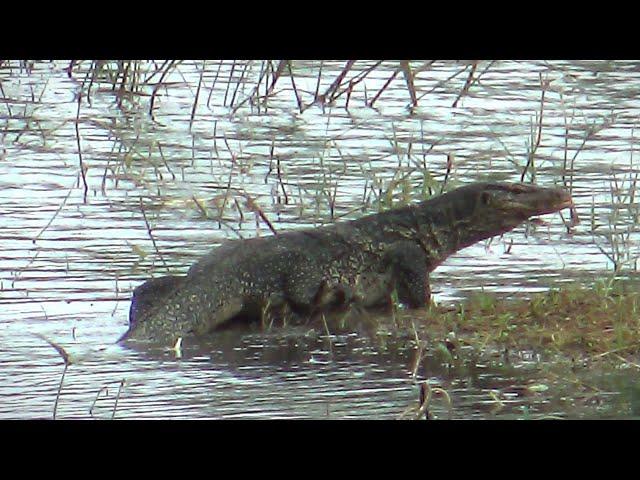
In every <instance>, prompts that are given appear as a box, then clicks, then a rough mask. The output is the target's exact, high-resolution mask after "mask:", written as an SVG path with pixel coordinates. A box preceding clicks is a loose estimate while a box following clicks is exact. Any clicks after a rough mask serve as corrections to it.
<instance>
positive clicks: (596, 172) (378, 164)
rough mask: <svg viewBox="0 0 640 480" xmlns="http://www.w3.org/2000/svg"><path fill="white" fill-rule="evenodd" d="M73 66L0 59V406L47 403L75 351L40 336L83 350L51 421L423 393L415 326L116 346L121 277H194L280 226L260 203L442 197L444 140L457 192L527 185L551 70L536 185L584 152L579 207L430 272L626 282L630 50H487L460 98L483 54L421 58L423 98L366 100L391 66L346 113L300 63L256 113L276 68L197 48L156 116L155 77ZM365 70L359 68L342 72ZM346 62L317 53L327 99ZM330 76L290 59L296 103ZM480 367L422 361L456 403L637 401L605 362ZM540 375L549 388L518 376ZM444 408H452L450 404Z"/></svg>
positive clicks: (484, 407) (579, 411)
mask: <svg viewBox="0 0 640 480" xmlns="http://www.w3.org/2000/svg"><path fill="white" fill-rule="evenodd" d="M67 65H68V64H67V63H64V62H52V63H47V62H36V63H34V64H33V65H31V66H28V65H25V64H20V63H18V62H10V63H5V64H3V65H2V67H1V68H0V81H1V82H2V83H1V86H2V90H1V91H0V94H1V95H2V99H1V100H0V126H1V129H0V138H1V139H2V143H1V145H2V148H1V149H0V245H1V248H0V265H1V266H2V268H0V282H1V283H0V285H1V290H0V304H1V305H2V309H1V311H0V399H1V400H0V417H1V418H50V417H51V415H52V412H53V406H54V403H55V398H56V394H57V391H58V386H59V383H60V377H61V375H62V370H63V365H62V360H61V358H60V356H58V354H57V353H56V351H55V350H54V349H53V348H51V346H49V345H48V344H47V343H46V342H45V341H43V340H42V339H41V338H40V337H38V336H37V335H36V334H39V335H44V336H46V337H47V338H49V339H51V340H53V341H55V342H57V343H59V344H61V345H63V346H64V347H65V348H66V349H67V350H68V351H69V352H70V354H71V356H72V361H73V362H74V363H73V364H72V365H71V366H70V367H69V368H68V370H67V372H66V374H65V379H64V383H63V387H62V392H61V396H60V398H59V402H58V407H57V416H58V418H87V417H89V418H90V417H91V416H93V417H96V418H111V416H112V415H113V409H114V406H116V404H115V402H116V398H117V402H118V403H117V408H116V409H115V418H174V417H175V418H354V417H358V418H397V417H398V416H399V415H400V414H402V412H403V411H404V410H405V409H406V408H407V407H408V406H410V405H414V404H415V403H416V402H417V398H418V387H417V386H416V384H415V382H414V379H413V378H412V375H411V372H412V365H413V359H414V355H415V351H414V349H413V345H412V344H411V342H409V341H407V339H406V338H403V337H402V336H399V337H397V338H396V337H394V336H392V337H390V338H388V339H386V341H385V342H384V344H382V345H381V341H380V339H379V338H378V337H377V336H375V335H367V334H366V333H363V332H360V331H358V330H357V329H356V331H352V332H345V333H344V334H332V335H331V336H329V337H327V336H326V335H323V332H322V330H320V331H319V332H315V333H313V332H312V333H309V332H306V331H304V332H298V331H282V332H270V333H268V334H261V333H256V332H254V333H250V334H248V333H242V332H237V333H235V334H232V335H230V336H229V337H225V338H224V339H214V340H212V341H211V343H210V344H206V345H200V346H194V345H185V347H184V350H183V352H182V358H179V359H177V358H176V357H175V354H174V353H173V352H169V351H167V352H165V351H160V352H150V351H134V350H131V349H128V348H124V347H120V346H117V345H114V342H115V340H116V339H117V338H118V337H119V336H120V335H121V334H122V333H123V332H124V331H125V330H126V326H127V313H128V307H129V303H128V302H129V297H130V293H131V291H132V289H133V288H134V287H135V286H137V285H138V284H140V283H141V282H142V281H144V280H145V279H146V278H149V277H151V276H158V275H162V274H165V273H166V272H167V270H169V271H172V272H174V273H184V272H185V271H186V270H187V269H188V267H189V266H190V265H191V264H192V263H193V262H194V261H196V260H197V259H198V258H199V257H200V256H201V255H203V254H204V253H205V252H207V251H208V250H209V249H210V248H211V247H212V246H214V245H217V244H219V243H220V242H221V241H222V240H223V239H226V238H238V237H244V238H248V237H252V236H255V235H269V234H270V232H269V229H268V227H267V225H266V224H265V223H264V222H263V221H260V220H259V217H258V215H257V213H256V212H255V211H252V209H251V208H250V205H248V203H250V202H248V201H247V200H248V199H250V201H251V202H254V203H255V204H256V205H258V207H259V208H260V209H261V210H262V211H263V212H264V214H265V215H266V217H267V218H268V219H269V220H270V221H271V223H272V224H273V226H274V227H275V228H276V229H277V230H284V229H289V228H302V227H309V226H315V225H321V224H324V223H329V222H332V221H334V220H336V219H350V218H357V217H359V216H361V215H362V214H363V213H369V212H373V211H376V210H377V208H378V205H379V203H383V204H385V205H386V204H388V203H389V202H392V203H393V204H401V203H402V202H403V201H405V200H408V201H416V200H418V199H419V197H420V192H421V190H422V186H423V185H427V186H432V187H433V189H435V190H436V191H438V190H437V189H438V188H439V187H438V183H437V182H439V181H442V180H443V179H444V177H445V175H447V157H448V156H450V157H449V158H451V159H452V160H453V164H452V168H451V170H450V172H449V174H448V181H449V182H452V183H453V184H461V183H464V182H468V181H476V180H483V179H487V178H491V179H494V180H510V181H514V180H518V179H519V177H520V172H521V171H522V168H523V166H524V165H525V164H526V162H527V151H528V149H531V148H533V146H534V145H535V144H536V135H537V130H536V129H537V125H538V121H539V117H537V115H539V114H540V109H541V95H542V88H541V81H542V82H543V83H544V84H545V85H546V86H545V88H546V91H545V96H544V105H543V110H542V135H541V140H540V144H539V146H538V148H537V150H536V163H535V165H534V166H535V174H536V181H537V182H538V183H540V184H541V185H554V184H557V183H559V182H560V179H561V176H562V174H563V171H564V170H563V166H564V165H565V164H566V165H569V166H571V165H573V170H572V174H571V176H570V178H569V176H567V181H569V180H570V184H571V187H572V190H573V196H574V201H575V203H576V204H577V210H578V213H579V215H580V217H581V220H582V223H581V224H580V225H578V226H576V227H574V228H573V229H571V231H570V232H569V233H568V232H567V228H565V226H564V224H563V220H562V219H561V218H560V216H559V215H549V216H547V217H546V220H547V221H548V225H547V226H536V227H531V226H529V227H525V226H523V227H520V228H518V229H516V230H515V231H514V232H512V233H510V234H508V235H505V236H504V238H502V239H494V240H493V241H491V242H484V243H481V244H478V245H475V246H472V247H470V248H468V249H466V250H464V251H462V252H459V253H458V254H456V255H455V256H453V257H451V258H450V259H449V260H448V261H447V262H446V263H445V264H444V265H442V266H441V267H440V268H439V269H438V270H436V272H434V274H433V275H432V289H433V291H434V293H435V299H436V301H438V302H442V303H446V302H450V301H452V300H455V299H459V298H464V296H465V295H467V294H468V293H469V292H472V291H475V290H477V289H479V288H484V289H485V290H489V291H499V292H504V293H505V294H508V295H526V294H528V293H531V292H534V291H539V290H544V289H546V288H548V287H549V286H550V285H556V284H558V283H559V282H565V281H575V280H579V281H587V282H588V281H592V280H593V278H603V277H605V276H607V275H610V273H611V271H612V269H613V262H612V260H615V261H618V262H622V266H623V271H624V272H626V274H627V275H629V276H634V275H635V274H636V269H635V267H636V265H635V260H636V259H637V256H638V244H637V238H638V232H637V227H636V224H637V222H636V221H635V218H636V214H637V204H636V203H635V198H633V197H631V196H630V192H635V178H636V175H637V169H636V166H635V163H636V161H637V152H636V147H635V143H636V142H635V136H636V132H635V126H636V122H637V118H639V114H640V111H639V110H640V103H639V102H638V100H637V93H638V85H640V83H638V79H639V77H640V68H639V66H638V64H637V63H634V62H609V61H606V62H586V61H579V62H506V61H500V62H493V63H491V62H480V63H479V64H478V66H477V69H476V71H475V76H477V75H478V74H481V76H480V78H479V80H478V81H477V82H475V83H474V84H473V85H472V86H471V87H470V88H469V91H468V92H467V93H466V94H464V95H462V96H461V97H460V99H459V100H458V103H457V107H455V108H452V105H453V103H454V101H455V100H456V99H457V98H458V96H459V95H460V92H461V91H462V89H463V87H464V84H465V81H466V79H467V77H468V74H469V71H470V66H469V65H465V64H463V63H456V62H435V63H433V64H430V63H429V62H413V63H412V68H413V70H414V71H418V73H417V74H416V79H415V87H416V91H417V93H418V97H419V102H418V106H417V107H415V108H410V101H411V98H410V95H409V92H408V90H407V87H406V84H405V82H404V77H403V75H402V74H399V75H398V76H397V77H396V78H395V80H394V81H392V82H391V83H390V84H389V86H388V88H386V89H385V90H384V91H383V93H382V94H381V95H380V97H379V98H378V99H377V100H376V102H375V104H374V108H371V107H367V106H365V105H364V103H365V99H366V100H369V101H370V100H371V99H372V98H373V97H374V96H375V95H376V94H377V93H378V92H379V91H380V90H381V89H382V88H383V86H384V85H385V83H386V82H387V80H388V79H389V78H390V76H391V75H392V73H393V71H394V69H396V68H397V66H398V65H397V63H394V62H387V63H384V64H383V65H381V66H379V67H378V68H376V69H375V70H373V71H372V72H371V73H370V74H369V75H368V76H367V77H366V78H365V79H364V80H363V81H362V82H360V83H358V84H357V85H356V86H355V87H354V89H353V92H352V93H351V95H350V97H349V104H348V108H345V104H346V99H347V94H346V93H345V94H344V95H342V96H340V97H339V98H338V99H337V100H336V101H335V103H334V104H333V105H327V106H324V107H322V106H319V105H316V106H310V107H308V108H306V109H305V110H304V111H303V112H302V113H301V112H300V111H299V108H298V104H297V101H296V95H295V93H294V91H293V83H292V82H291V79H290V77H289V76H288V75H283V76H282V77H280V78H279V80H278V81H277V83H276V85H275V88H274V95H273V96H271V97H270V98H269V100H268V102H267V103H266V105H260V106H258V105H256V104H255V102H254V103H253V104H252V102H251V101H249V100H248V98H249V96H250V95H251V93H252V91H253V89H254V88H255V86H256V85H257V83H258V78H259V77H260V74H261V68H262V67H264V65H265V64H264V63H263V62H236V63H235V64H234V63H233V62H222V63H219V62H213V61H212V62H207V63H206V64H204V65H203V64H202V63H201V62H199V63H193V62H184V63H181V64H179V65H178V66H177V67H176V69H175V70H173V71H172V72H171V73H170V74H169V75H167V76H166V77H165V78H164V79H163V82H164V84H163V85H164V86H161V87H160V88H158V89H157V91H156V97H155V98H154V101H153V111H152V115H150V114H149V110H150V105H151V95H152V94H153V88H152V87H153V84H154V83H155V82H157V81H158V77H159V75H156V77H155V78H152V79H151V80H150V85H149V86H146V87H145V86H143V87H141V88H140V89H139V93H140V95H137V96H122V95H118V94H117V90H116V91H113V90H112V89H111V88H110V86H109V85H108V84H107V82H104V81H103V82H100V81H99V79H96V80H95V81H94V82H93V84H92V85H91V88H90V90H89V78H88V77H85V75H86V73H87V72H88V67H89V63H88V62H87V63H86V64H80V65H78V66H76V67H75V68H74V70H73V74H72V76H71V77H69V76H68V75H67V73H66V71H64V68H65V67H67ZM371 65H373V63H371V62H356V63H355V65H354V70H353V71H352V72H350V73H349V74H348V75H347V77H346V78H347V79H351V78H355V77H354V75H357V74H358V72H360V73H362V72H364V71H366V69H367V68H368V67H369V66H371ZM343 66H344V62H323V65H322V69H323V70H322V71H323V78H322V82H321V85H320V88H319V90H320V92H323V91H324V90H326V89H327V88H328V87H329V85H330V84H331V82H332V81H333V79H334V78H335V77H336V76H337V74H338V73H339V72H340V71H341V69H342V68H343ZM27 67H29V68H27ZM318 68H319V63H318V62H295V63H294V81H295V85H296V90H297V92H298V94H299V95H300V96H301V98H302V102H303V104H304V105H308V104H309V103H311V101H312V99H313V93H314V92H315V90H316V84H317V73H318ZM149 75H150V73H147V74H142V75H141V78H145V77H148V76H149ZM200 82H201V88H200V90H199V91H198V90H197V86H198V84H199V83H200ZM83 85H84V86H83ZM260 85H261V86H260V87H259V88H260V89H261V91H263V90H264V83H261V84H260ZM81 91H82V92H83V96H82V99H81V102H80V107H79V108H78V97H77V96H78V94H79V92H81ZM196 95H197V106H196V109H195V111H194V110H193V107H194V102H195V101H196ZM232 100H233V102H232ZM76 125H77V128H76ZM532 132H533V133H532ZM78 145H80V152H81V157H80V155H79V149H78ZM81 164H82V167H83V168H84V180H83V175H82V171H81V168H80V165H81ZM85 180H86V183H87V191H86V196H85V191H84V182H85ZM229 184H230V185H231V187H232V189H231V190H230V193H228V192H227V185H229ZM141 201H142V202H141ZM141 204H142V207H141ZM565 220H567V221H568V218H566V214H565ZM147 224H148V226H147ZM149 229H150V231H151V233H150V232H149ZM152 239H153V241H152ZM153 242H155V246H154V243H153ZM507 252H509V253H507ZM607 255H609V257H610V258H608V257H607ZM406 314H411V315H417V316H419V313H408V312H407V313H406ZM416 318H418V317H416ZM483 362H484V363H483ZM472 363H473V362H471V361H470V360H469V361H467V362H464V363H463V364H462V365H458V366H456V367H455V368H444V367H442V361H441V359H438V358H437V357H433V358H432V357H428V358H427V361H426V362H425V363H424V365H423V366H422V367H421V368H420V370H419V372H418V373H419V374H418V378H417V380H428V381H429V382H430V383H431V384H433V385H434V386H440V387H441V388H444V389H445V390H447V392H449V394H450V395H451V397H452V401H453V407H454V408H453V410H452V414H451V415H452V417H453V418H539V417H542V416H549V415H550V416H560V417H562V418H566V417H570V418H573V417H593V416H596V417H621V416H622V417H624V416H628V415H637V407H635V406H634V405H635V404H636V403H635V402H637V399H636V397H637V393H634V392H635V390H634V387H633V385H637V376H636V375H635V372H630V371H625V372H621V373H620V375H619V376H617V375H614V374H611V373H609V374H607V375H606V376H601V377H599V376H598V375H599V373H598V372H594V373H593V375H594V377H596V378H594V379H591V380H593V382H594V383H596V384H597V386H598V391H597V395H596V394H594V391H591V392H586V393H585V392H580V391H579V389H580V388H579V387H576V386H575V385H574V386H573V387H571V388H569V387H568V386H570V385H572V383H571V382H570V381H569V380H568V379H567V378H568V377H567V375H568V374H567V372H560V373H559V374H558V375H560V378H561V379H560V380H557V379H556V380H553V381H551V380H550V379H549V377H548V375H547V374H546V373H545V374H544V375H543V374H542V373H541V371H540V368H539V365H538V364H537V363H536V362H535V361H527V360H526V359H524V360H523V359H521V358H517V359H511V363H505V361H504V359H501V358H499V357H496V358H495V359H491V358H489V359H480V360H479V361H478V362H477V363H476V364H473V365H472ZM477 365H482V366H480V367H478V366H477ZM122 380H125V383H124V387H123V388H122V389H121V391H120V392H119V393H118V389H119V386H120V382H121V381H122ZM539 384H543V385H545V386H546V387H548V388H547V389H546V390H544V391H535V392H533V393H532V392H530V391H529V390H528V389H529V387H530V386H531V385H539ZM522 385H525V387H526V388H525V387H523V388H520V389H518V388H517V387H518V386H522ZM103 387H106V389H105V388H103ZM510 389H511V390H513V391H515V392H516V393H515V394H514V393H513V392H511V393H510ZM534 390H536V389H534ZM518 392H519V393H518ZM523 392H527V393H526V394H525V393H523ZM583 393H584V394H583ZM496 396H497V397H496ZM96 397H97V400H96ZM565 397H566V398H570V399H571V401H568V400H566V399H565V400H563V398H565ZM592 397H596V400H594V399H593V398H592ZM496 398H498V399H501V401H500V402H499V401H497V400H496ZM501 402H502V403H501ZM572 402H573V403H572ZM594 402H595V403H594ZM598 402H599V403H598ZM92 405H93V409H91V407H92ZM90 409H91V412H90ZM433 413H434V414H435V416H437V417H438V418H448V416H449V412H448V409H447V407H446V405H445V402H444V401H443V399H441V398H440V399H438V398H436V399H434V407H433Z"/></svg>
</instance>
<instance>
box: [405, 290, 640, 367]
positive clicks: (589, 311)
mask: <svg viewBox="0 0 640 480" xmlns="http://www.w3.org/2000/svg"><path fill="white" fill-rule="evenodd" d="M639 308H640V292H638V291H637V288H634V287H633V286H632V285H630V284H628V283H625V282H622V281H617V282H614V283H613V284H612V285H607V284H605V282H599V283H596V284H594V285H592V286H591V287H583V286H577V285H569V286H563V287H561V288H557V289H552V290H550V291H548V292H545V293H539V294H535V295H533V296H532V297H531V298H527V299H514V298H509V299H505V298H501V296H499V295H497V294H492V293H486V292H482V293H477V294H475V295H472V296H471V297H470V298H469V299H468V300H466V301H464V302H461V303H459V304H456V305H454V306H436V305H431V306H430V308H429V309H428V310H427V311H426V312H425V314H424V319H423V322H422V323H421V324H420V325H418V326H416V327H413V328H415V329H416V335H418V334H422V335H424V334H425V333H426V332H428V335H429V337H430V338H436V339H437V338H440V339H443V340H442V341H441V342H440V343H442V344H446V345H447V349H448V350H449V351H451V350H452V349H451V347H450V346H449V344H451V343H452V342H450V341H447V340H446V339H447V338H449V337H455V339H456V342H458V343H460V344H465V345H467V346H470V347H472V348H473V349H474V350H477V351H480V352H482V351H484V350H486V349H494V350H507V351H509V350H510V351H515V350H518V351H523V350H532V351H536V352H539V353H542V354H543V355H546V356H548V357H553V358H556V357H558V356H559V357H561V358H565V359H567V360H576V359H582V360H585V359H586V360H594V359H605V358H608V359H610V360H612V361H614V362H616V363H618V364H619V363H620V362H624V363H626V364H628V365H633V366H637V365H636V363H634V362H632V361H631V360H629V358H627V356H632V355H637V354H638V353H640V316H638V309H639ZM403 317H407V312H404V315H400V321H402V319H403ZM411 321H412V322H414V324H415V316H412V317H411ZM405 325H406V326H407V327H408V326H409V325H407V324H406V323H405ZM432 348H433V349H437V348H438V347H437V345H432Z"/></svg>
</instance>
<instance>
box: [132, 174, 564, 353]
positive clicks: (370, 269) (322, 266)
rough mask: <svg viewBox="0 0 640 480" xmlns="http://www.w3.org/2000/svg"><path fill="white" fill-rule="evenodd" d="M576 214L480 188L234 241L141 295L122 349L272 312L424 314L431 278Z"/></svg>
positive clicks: (555, 196)
mask: <svg viewBox="0 0 640 480" xmlns="http://www.w3.org/2000/svg"><path fill="white" fill-rule="evenodd" d="M571 205H572V203H571V197H570V196H569V194H568V193H567V192H565V191H564V190H562V189H556V188H542V187H537V186H534V185H525V184H510V183H475V184H471V185H468V186H465V187H461V188H458V189H456V190H453V191H451V192H448V193H445V194H444V195H440V196H438V197H435V198H432V199H430V200H427V201H424V202H421V203H418V204H416V205H412V206H408V207H404V208H399V209H395V210H390V211H387V212H383V213H378V214H374V215H369V216H366V217H363V218H360V219H358V220H353V221H349V222H341V223H336V224H333V225H329V226H325V227H320V228H315V229H305V230H296V231H288V232H285V233H281V234H279V235H277V236H273V237H266V238H253V239H249V240H233V241H229V242H227V243H225V244H223V245H222V246H220V247H218V248H216V249H214V250H213V251H212V252H211V253H209V254H208V255H207V256H206V257H204V258H203V259H202V260H200V261H199V262H197V263H196V264H195V265H193V266H192V267H191V269H190V270H189V272H188V274H187V275H186V276H184V277H161V278H156V279H152V280H149V281H147V282H146V283H144V284H143V285H141V286H139V287H138V288H136V289H135V291H134V294H133V299H132V303H131V310H130V327H129V330H128V331H127V333H125V335H124V336H123V337H122V338H121V340H151V341H155V342H162V343H167V344H169V343H173V342H174V341H175V340H176V339H177V338H178V337H182V336H189V335H195V336H201V335H206V334H208V333H210V332H213V331H214V330H216V329H217V328H219V327H220V326H222V325H224V324H226V323H228V322H230V321H233V320H235V319H237V318H239V317H245V318H254V319H260V318H261V317H262V316H263V315H264V314H265V312H275V313H278V312H279V313H283V312H286V311H293V312H297V313H305V314H309V313H317V312H325V311H329V310H332V309H335V308H339V307H344V306H346V305H349V304H351V303H356V304H358V305H360V306H362V307H364V308H367V307H374V306H378V305H383V304H389V303H390V301H391V300H390V298H391V294H392V292H393V291H394V290H396V291H397V293H398V299H399V300H400V302H402V303H403V304H406V305H407V306H409V307H410V308H419V307H422V306H425V305H426V304H427V302H428V301H429V297H430V290H429V272H431V271H433V270H434V269H435V268H436V267H437V266H438V265H440V264H441V263H442V262H443V261H444V260H445V259H446V258H447V257H448V256H450V255H451V254H453V253H455V252H457V251H458V250H461V249H463V248H465V247H468V246H469V245H472V244H474V243H476V242H478V241H481V240H484V239H487V238H489V237H492V236H495V235H500V234H503V233H505V232H508V231H510V230H512V229H513V228H515V227H516V226H518V225H520V224H521V223H523V222H525V221H526V220H527V219H529V218H531V217H533V216H537V215H542V214H545V213H552V212H557V211H559V210H562V209H564V208H567V207H569V206H571Z"/></svg>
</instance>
